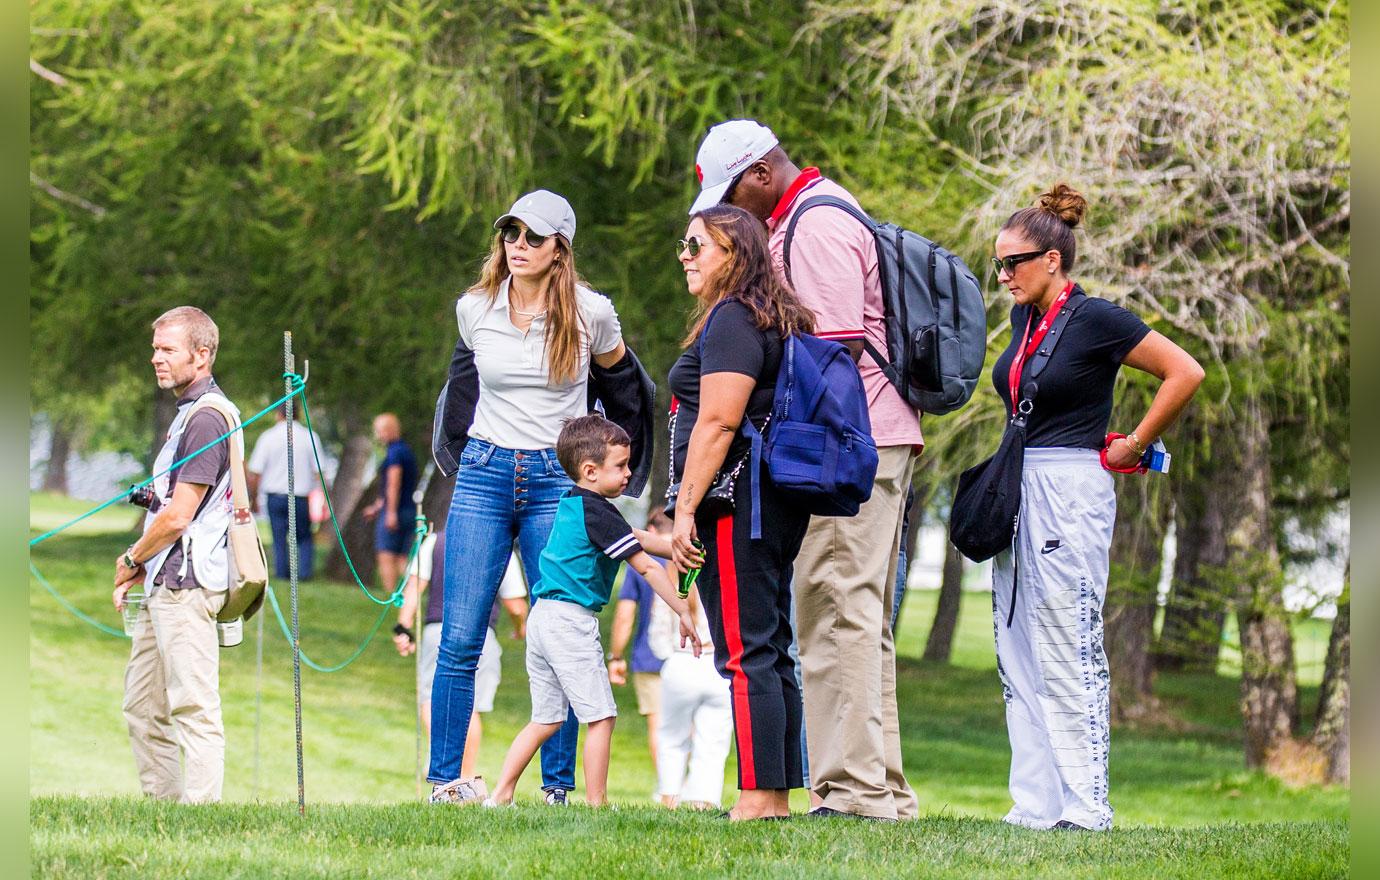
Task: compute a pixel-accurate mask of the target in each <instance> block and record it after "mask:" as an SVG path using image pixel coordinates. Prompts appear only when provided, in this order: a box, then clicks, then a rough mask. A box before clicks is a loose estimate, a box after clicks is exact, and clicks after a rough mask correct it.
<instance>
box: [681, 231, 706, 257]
mask: <svg viewBox="0 0 1380 880" xmlns="http://www.w3.org/2000/svg"><path fill="white" fill-rule="evenodd" d="M706 244H708V242H703V241H700V239H699V236H697V235H692V236H690V237H689V238H682V239H681V240H680V241H677V242H676V254H677V255H679V254H681V253H682V252H684V251H689V252H690V256H692V257H698V256H699V255H700V251H701V250H703V249H704V246H705V245H706Z"/></svg>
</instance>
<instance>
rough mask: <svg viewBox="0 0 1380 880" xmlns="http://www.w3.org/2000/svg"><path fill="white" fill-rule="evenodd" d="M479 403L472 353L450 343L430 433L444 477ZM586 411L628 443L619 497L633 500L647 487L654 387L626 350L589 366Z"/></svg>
mask: <svg viewBox="0 0 1380 880" xmlns="http://www.w3.org/2000/svg"><path fill="white" fill-rule="evenodd" d="M478 402H479V372H478V371H477V370H476V369H475V366H474V352H473V351H471V350H470V348H469V346H467V345H465V342H464V340H461V339H457V340H456V341H455V353H454V354H453V355H451V358H450V375H449V377H448V378H447V379H446V384H445V385H444V386H443V387H442V388H441V394H440V396H439V397H437V398H436V421H435V422H434V423H433V424H432V429H431V455H432V458H434V459H435V460H436V467H437V468H438V469H439V470H440V471H441V473H443V474H445V475H446V476H448V477H449V476H452V475H454V473H455V472H456V471H457V470H459V468H460V453H461V452H463V451H464V449H465V444H466V443H468V442H469V431H470V425H472V424H473V423H474V408H475V405H476V404H477V403H478ZM589 409H590V411H591V412H593V411H594V410H595V409H601V410H603V412H604V415H605V417H607V418H608V420H609V421H611V422H613V423H614V424H616V425H618V426H619V427H620V428H622V429H623V430H624V431H627V432H628V436H629V437H630V438H632V457H631V458H630V459H629V460H628V467H629V468H630V469H631V470H632V476H631V477H629V478H628V488H626V489H624V490H623V494H624V495H628V496H637V495H640V494H642V490H643V489H644V488H646V486H647V478H648V477H649V476H650V475H651V472H652V449H653V444H654V442H655V440H654V438H655V432H654V425H655V421H656V417H655V410H656V383H654V382H653V381H652V377H651V376H649V375H648V374H647V371H646V369H645V368H643V366H642V362H641V361H639V360H638V359H637V355H636V354H634V353H633V350H632V349H631V348H627V349H626V353H625V354H624V355H623V357H622V358H620V359H619V361H618V363H616V364H614V365H613V366H611V367H609V368H607V369H605V368H604V367H601V366H599V365H598V364H596V363H594V362H593V359H591V361H590V369H589Z"/></svg>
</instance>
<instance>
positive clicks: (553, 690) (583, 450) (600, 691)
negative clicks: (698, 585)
mask: <svg viewBox="0 0 1380 880" xmlns="http://www.w3.org/2000/svg"><path fill="white" fill-rule="evenodd" d="M630 452H631V441H629V439H628V435H627V434H626V433H624V431H623V429H622V428H620V427H618V426H617V425H615V424H614V423H613V422H610V421H608V420H607V419H605V418H604V417H603V416H599V415H588V416H581V417H580V418H576V419H571V420H570V421H568V422H566V423H565V425H564V426H563V427H562V428H561V433H560V436H559V437H558V438H557V439H556V458H557V459H558V460H559V461H560V463H561V467H562V468H564V469H565V472H566V473H567V474H569V475H570V477H571V479H573V480H574V481H575V486H574V488H572V489H571V490H570V491H569V492H567V493H566V494H565V495H564V496H563V497H562V498H561V500H560V504H559V505H558V506H557V508H556V520H555V522H554V524H553V525H552V527H551V536H550V537H549V538H548V539H547V541H546V548H545V549H544V550H542V554H541V565H540V569H541V579H540V580H539V581H538V582H537V583H536V584H535V585H534V586H533V587H532V599H533V605H532V611H531V614H529V615H528V618H527V677H528V679H529V680H530V684H531V689H532V721H531V723H530V724H528V725H527V726H526V727H524V728H523V729H522V731H521V732H520V733H519V734H518V735H517V738H516V739H514V740H513V745H512V747H510V748H509V749H508V756H507V757H506V758H504V759H503V770H502V772H501V773H500V774H499V779H498V785H497V787H496V788H495V789H494V792H493V795H492V796H491V797H489V798H488V799H487V800H485V801H484V805H485V806H497V805H499V804H509V803H512V801H513V794H514V792H515V791H516V789H517V783H518V778H519V777H521V776H522V771H523V770H525V769H527V765H528V763H529V762H531V760H532V756H533V755H535V754H536V752H537V750H538V749H539V748H541V745H542V743H544V742H546V741H547V740H548V739H550V738H551V736H552V735H553V734H555V733H556V731H558V730H560V728H561V723H562V722H563V721H565V718H566V714H567V713H568V712H569V711H570V709H571V708H573V709H574V710H575V717H576V718H578V719H579V720H580V723H582V724H587V725H589V732H588V734H587V735H586V736H585V802H586V803H588V804H589V805H591V806H602V805H603V804H604V803H605V800H606V794H607V792H606V789H607V786H608V771H609V742H610V740H611V739H612V737H613V722H614V718H615V716H617V714H618V709H617V707H616V706H615V705H614V702H613V690H612V689H611V688H610V687H609V679H608V675H607V673H606V672H605V669H604V650H603V646H602V645H601V644H600V642H599V620H598V618H597V617H595V615H596V614H598V613H599V611H600V610H601V609H603V607H604V606H605V605H606V604H608V601H609V595H610V593H611V592H612V590H613V579H614V576H615V575H617V573H618V566H619V564H620V563H622V562H624V561H626V562H627V563H628V565H630V566H632V568H633V569H634V570H635V571H637V572H638V573H639V574H641V575H642V576H643V577H644V578H646V579H647V581H648V582H649V583H650V584H651V585H652V589H653V590H655V591H656V593H657V595H658V596H660V597H661V598H662V599H664V600H666V603H667V604H668V605H670V606H671V609H672V610H673V611H674V612H675V613H676V615H677V616H678V617H679V619H680V636H681V645H685V644H686V643H687V641H688V642H689V643H691V644H692V645H693V646H694V653H695V656H697V657H698V656H699V653H700V640H699V636H698V635H697V634H696V631H695V621H694V618H693V617H691V616H690V607H689V605H688V604H687V603H686V601H685V600H684V599H682V598H680V597H679V596H678V595H676V589H675V587H674V586H673V585H672V583H671V579H670V578H669V577H667V575H666V572H665V571H664V570H663V569H662V567H661V566H660V565H658V564H657V563H656V562H655V561H654V560H653V559H652V558H651V557H650V556H648V555H647V552H646V551H647V550H650V551H651V552H653V553H656V554H658V555H661V556H665V557H668V558H669V557H670V555H671V542H670V540H669V538H667V537H666V536H664V535H653V534H650V533H648V532H644V531H642V530H640V529H634V528H632V527H631V526H629V525H628V523H627V521H626V520H624V519H623V517H622V515H621V514H619V513H618V509H617V508H615V507H614V506H613V505H612V504H611V503H609V500H608V499H610V498H617V497H618V495H619V493H621V492H622V491H623V489H624V487H626V486H627V485H628V476H629V474H630V471H629V470H628V456H629V453H630ZM644 548H646V549H645V550H644Z"/></svg>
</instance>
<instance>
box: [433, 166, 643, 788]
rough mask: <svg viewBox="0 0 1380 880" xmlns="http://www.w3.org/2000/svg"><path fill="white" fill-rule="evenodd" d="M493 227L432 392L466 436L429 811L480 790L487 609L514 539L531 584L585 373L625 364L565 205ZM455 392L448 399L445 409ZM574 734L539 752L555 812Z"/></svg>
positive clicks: (566, 484)
mask: <svg viewBox="0 0 1380 880" xmlns="http://www.w3.org/2000/svg"><path fill="white" fill-rule="evenodd" d="M494 229H495V230H497V231H496V233H495V235H494V238H493V246H492V249H491V250H490V252H489V258H488V260H487V261H486V262H485V263H484V268H483V270H482V271H481V273H480V276H479V280H478V281H477V282H475V284H474V285H473V286H472V287H470V289H469V290H468V291H466V293H465V294H464V295H462V296H461V297H460V299H459V300H458V302H457V303H456V307H455V313H456V318H457V320H458V322H459V329H460V339H459V342H458V343H457V347H456V355H455V357H454V359H453V362H452V366H451V378H450V382H449V384H448V386H447V392H446V393H444V394H443V403H444V405H443V413H442V415H443V416H444V418H445V419H449V418H450V417H451V413H450V410H451V409H452V408H458V409H463V410H464V411H465V413H464V416H465V418H471V419H472V420H471V421H469V422H468V423H467V427H466V424H463V423H464V422H465V418H460V419H458V421H459V422H461V423H462V424H459V425H457V426H456V427H457V428H458V430H459V432H460V433H461V435H462V436H464V435H467V436H468V439H467V441H466V442H465V443H464V446H463V451H461V452H459V455H458V471H457V473H456V477H455V494H454V497H453V500H452V501H451V509H450V516H449V518H448V520H447V522H446V555H445V610H444V612H443V619H442V629H441V644H440V650H439V652H438V657H437V664H436V677H435V680H434V683H433V686H432V697H431V701H432V702H431V713H432V715H431V717H432V732H431V768H430V772H429V773H428V774H427V776H428V779H430V780H431V782H432V783H433V786H434V787H433V789H432V794H431V800H432V802H434V803H458V802H464V801H469V800H473V799H476V798H479V799H482V798H483V797H484V796H485V795H486V794H487V792H486V790H485V786H484V783H483V781H482V780H481V779H479V778H478V777H475V778H471V779H466V778H461V776H460V766H461V759H462V757H463V754H464V750H465V739H466V736H467V734H468V732H469V722H470V713H471V709H472V707H473V704H474V676H475V668H476V664H477V662H478V660H479V655H480V652H481V651H482V649H483V646H484V637H485V635H486V633H487V630H488V619H489V611H490V608H491V607H492V606H493V602H494V596H495V594H496V593H497V591H498V585H499V582H500V581H501V580H502V578H503V571H504V567H505V565H506V563H507V561H508V555H509V552H510V549H511V548H512V546H513V542H514V541H516V542H517V544H518V551H519V554H520V556H521V559H522V567H523V569H524V570H525V571H526V573H527V578H528V580H529V582H531V581H533V580H535V579H536V577H537V571H538V559H539V557H540V555H541V551H542V549H543V547H545V545H546V539H547V536H548V535H549V534H550V532H551V525H552V522H553V520H554V518H555V514H556V506H557V503H558V502H559V500H560V498H561V496H562V495H564V494H565V492H566V491H567V490H568V489H570V487H571V486H572V483H571V481H570V479H569V478H568V477H567V476H566V474H565V472H564V471H563V470H562V469H561V466H560V464H559V463H558V462H557V460H556V450H555V446H556V435H557V434H558V433H559V432H560V429H561V424H562V423H563V422H564V421H566V420H567V419H569V418H573V417H577V416H582V415H585V414H586V413H587V412H588V411H589V402H588V390H589V389H588V386H589V382H590V371H591V367H592V366H598V367H600V368H605V369H607V368H612V367H614V366H615V365H617V364H619V363H620V362H622V361H623V360H624V359H625V357H630V353H628V352H627V351H626V348H625V346H624V344H623V335H622V330H621V328H620V326H619V323H618V315H617V314H616V313H615V312H614V309H613V304H612V303H611V302H609V300H608V298H607V297H604V296H603V295H601V294H598V293H595V292H594V291H593V290H591V289H590V288H589V287H588V286H587V285H586V284H585V283H584V280H583V279H581V278H580V276H579V273H578V272H576V270H575V254H574V251H573V250H572V249H571V245H572V243H573V242H574V240H575V211H574V209H572V208H571V207H570V203H569V202H567V201H566V200H565V199H564V198H562V197H561V196H559V195H557V194H556V193H553V192H550V191H548V190H537V191H536V192H532V193H528V194H527V195H524V196H522V197H521V198H519V199H518V200H517V201H516V202H514V203H513V206H512V207H511V208H509V209H508V211H507V212H506V213H504V214H503V215H502V216H501V217H499V218H498V220H496V221H495V222H494ZM591 362H592V363H591ZM457 364H459V365H460V367H459V368H457ZM458 385H463V386H464V390H462V391H459V392H457V387H456V386H458ZM476 395H477V396H476ZM457 396H458V397H460V398H463V399H462V400H461V401H460V402H459V403H454V402H453V401H452V400H450V399H449V398H451V397H457ZM442 420H443V419H438V421H442ZM437 460H438V462H440V461H441V458H440V457H439V456H438V459H437ZM443 469H444V465H443ZM638 488H639V491H640V487H638ZM578 730H579V725H578V724H577V723H576V721H575V716H574V715H573V714H572V715H570V717H569V719H568V720H567V723H566V726H565V727H563V728H562V729H561V731H560V733H558V734H557V735H556V736H554V737H552V738H551V739H550V740H548V741H547V743H546V745H545V746H543V748H542V777H543V779H542V782H543V788H545V789H546V799H547V803H551V804H564V803H565V799H566V793H567V792H568V791H570V790H571V789H573V788H574V787H575V747H576V735H577V732H578Z"/></svg>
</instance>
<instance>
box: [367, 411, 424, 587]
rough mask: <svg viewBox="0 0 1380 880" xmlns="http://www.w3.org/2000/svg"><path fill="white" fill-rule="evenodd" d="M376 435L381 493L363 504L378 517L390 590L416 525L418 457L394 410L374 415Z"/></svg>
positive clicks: (381, 562)
mask: <svg viewBox="0 0 1380 880" xmlns="http://www.w3.org/2000/svg"><path fill="white" fill-rule="evenodd" d="M374 439H375V440H377V441H378V442H379V443H381V444H383V450H384V451H383V461H382V463H380V464H379V474H378V484H379V497H378V498H376V499H374V502H373V503H372V504H370V505H369V506H368V507H366V508H364V518H365V519H377V521H378V523H377V525H376V526H375V527H374V550H375V552H376V553H377V554H378V567H379V581H380V583H382V584H383V588H384V589H385V590H387V591H388V592H390V593H391V592H393V591H394V590H396V589H397V588H398V583H399V582H400V581H401V580H402V576H403V569H404V568H405V567H406V566H407V557H408V555H409V554H410V552H411V550H412V541H413V532H414V529H415V527H416V522H415V521H416V518H417V502H416V501H414V500H413V498H412V493H413V492H414V491H416V489H417V457H416V456H415V455H413V454H412V447H411V446H408V445H407V441H406V440H404V439H403V436H402V424H401V423H400V422H399V421H398V417H397V416H395V415H393V414H392V413H388V412H386V413H379V415H377V416H375V417H374Z"/></svg>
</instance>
